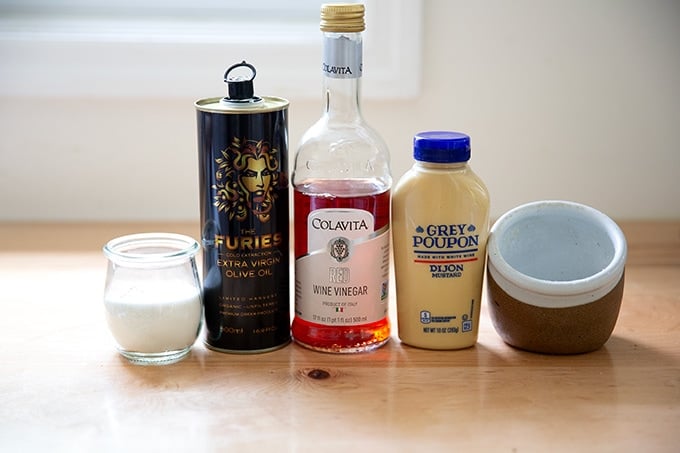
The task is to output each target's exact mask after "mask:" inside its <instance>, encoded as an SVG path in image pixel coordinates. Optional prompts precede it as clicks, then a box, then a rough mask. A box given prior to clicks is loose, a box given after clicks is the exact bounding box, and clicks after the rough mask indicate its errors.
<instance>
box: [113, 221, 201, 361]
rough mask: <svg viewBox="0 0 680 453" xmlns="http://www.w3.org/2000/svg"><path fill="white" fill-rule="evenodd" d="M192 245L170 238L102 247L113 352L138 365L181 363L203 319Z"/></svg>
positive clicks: (128, 239) (131, 239) (148, 236)
mask: <svg viewBox="0 0 680 453" xmlns="http://www.w3.org/2000/svg"><path fill="white" fill-rule="evenodd" d="M199 250H200V246H199V244H198V242H196V241H195V240H194V239H192V238H190V237H188V236H183V235H179V234H172V233H142V234H132V235H128V236H122V237H119V238H116V239H113V240H111V241H109V242H108V243H107V244H106V245H105V246H104V249H103V251H104V255H105V256H106V257H107V258H108V260H109V262H108V269H107V274H106V286H105V289H104V307H105V313H106V320H107V323H108V325H109V330H110V331H111V334H112V335H113V338H114V339H115V341H116V343H117V345H118V351H119V352H120V353H121V354H122V355H123V356H124V357H125V358H127V359H128V360H129V361H130V362H132V363H135V364H140V365H165V364H170V363H175V362H178V361H180V360H182V359H183V358H184V357H185V356H186V355H187V354H188V353H189V350H190V349H191V347H192V345H193V344H194V342H195V341H196V338H197V337H198V333H199V330H200V328H201V320H202V318H203V304H202V298H201V283H200V280H199V277H198V272H197V269H196V261H195V256H196V254H197V253H198V251H199Z"/></svg>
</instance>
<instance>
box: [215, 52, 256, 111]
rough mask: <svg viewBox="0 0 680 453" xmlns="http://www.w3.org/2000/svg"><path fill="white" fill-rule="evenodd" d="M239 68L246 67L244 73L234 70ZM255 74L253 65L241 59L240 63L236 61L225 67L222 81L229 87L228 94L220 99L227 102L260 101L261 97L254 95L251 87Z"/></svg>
mask: <svg viewBox="0 0 680 453" xmlns="http://www.w3.org/2000/svg"><path fill="white" fill-rule="evenodd" d="M239 68H246V69H247V70H246V74H245V75H244V74H241V71H236V72H234V71H235V70H238V69H239ZM256 75H257V71H256V70H255V67H254V66H253V65H251V64H249V63H246V61H245V60H243V61H242V62H241V63H236V64H235V65H232V66H231V67H229V69H227V72H225V73H224V81H225V82H226V84H227V87H228V89H229V96H227V97H225V98H224V99H223V100H222V101H223V102H228V103H253V102H258V101H261V100H262V99H261V98H259V97H258V96H255V90H254V88H253V80H254V79H255V76H256Z"/></svg>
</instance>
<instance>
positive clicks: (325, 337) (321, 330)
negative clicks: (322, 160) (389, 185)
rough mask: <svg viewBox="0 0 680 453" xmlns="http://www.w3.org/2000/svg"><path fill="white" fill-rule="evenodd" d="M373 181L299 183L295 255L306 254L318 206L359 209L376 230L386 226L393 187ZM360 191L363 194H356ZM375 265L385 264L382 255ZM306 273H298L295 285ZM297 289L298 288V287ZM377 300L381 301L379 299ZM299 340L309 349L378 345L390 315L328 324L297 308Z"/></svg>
mask: <svg viewBox="0 0 680 453" xmlns="http://www.w3.org/2000/svg"><path fill="white" fill-rule="evenodd" d="M380 190H381V189H380V188H379V186H376V185H375V184H374V183H373V182H372V181H356V180H318V181H314V182H311V183H306V184H300V185H298V186H296V187H295V190H294V209H295V222H294V228H295V259H296V261H297V260H298V259H300V258H301V257H303V256H305V255H307V254H308V253H309V250H307V247H308V231H307V228H308V223H307V219H308V216H309V214H310V213H312V212H313V211H315V210H317V209H360V210H364V211H367V212H369V213H370V214H371V215H372V216H373V218H374V231H377V230H380V229H381V228H385V227H387V226H388V224H389V218H390V191H389V190H382V191H380ZM353 194H360V195H353ZM376 260H377V262H376V263H375V266H378V267H380V266H381V265H383V263H381V262H380V261H382V257H381V256H377V257H376ZM296 271H297V269H296ZM304 278H305V276H304V275H296V286H297V284H298V280H299V279H304ZM296 291H297V289H296ZM374 303H376V304H377V303H380V301H379V300H376V301H375V302H374ZM292 334H293V338H294V339H295V341H296V342H298V343H300V344H301V345H303V346H306V347H308V348H310V349H315V350H319V351H327V352H361V351H368V350H372V349H375V348H378V347H380V346H382V345H383V344H385V343H386V342H387V341H388V340H389V336H390V323H389V317H388V316H387V315H385V317H384V318H382V319H379V320H377V321H372V322H368V323H359V324H352V325H328V324H324V323H316V322H311V321H309V320H305V319H302V318H301V317H300V316H299V315H298V314H297V312H296V315H295V317H294V319H293V324H292Z"/></svg>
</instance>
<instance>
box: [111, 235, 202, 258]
mask: <svg viewBox="0 0 680 453" xmlns="http://www.w3.org/2000/svg"><path fill="white" fill-rule="evenodd" d="M199 250H200V245H199V244H198V242H197V241H196V240H195V239H193V238H191V237H189V236H186V235H183V234H177V233H164V232H151V233H135V234H128V235H125V236H120V237H117V238H114V239H111V240H110V241H109V242H107V243H106V245H104V247H103V249H102V251H103V252H104V255H105V256H106V257H107V258H108V259H109V260H111V261H113V262H114V263H128V264H133V263H139V264H173V263H176V262H178V261H186V260H188V259H191V258H193V257H194V256H196V254H197V253H198V251H199Z"/></svg>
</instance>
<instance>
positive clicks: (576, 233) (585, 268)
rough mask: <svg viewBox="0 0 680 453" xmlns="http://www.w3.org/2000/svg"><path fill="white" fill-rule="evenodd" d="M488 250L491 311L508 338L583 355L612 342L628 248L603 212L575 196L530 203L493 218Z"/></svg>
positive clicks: (496, 325) (547, 349)
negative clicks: (609, 340) (580, 201)
mask: <svg viewBox="0 0 680 453" xmlns="http://www.w3.org/2000/svg"><path fill="white" fill-rule="evenodd" d="M487 251H488V264H487V296H488V298H487V300H488V307H489V312H490V315H491V320H492V322H493V325H494V328H495V329H496V332H498V334H499V335H500V336H501V338H502V339H503V340H504V341H505V342H506V343H508V344H510V345H512V346H515V347H517V348H520V349H525V350H528V351H533V352H540V353H548V354H577V353H584V352H590V351H594V350H596V349H599V348H600V347H601V346H602V345H603V344H604V343H605V342H606V341H607V340H608V339H609V337H610V335H611V333H612V331H613V330H614V326H615V324H616V320H617V318H618V314H619V308H620V306H621V299H622V296H623V283H624V267H625V263H626V254H627V246H626V239H625V237H624V235H623V232H622V231H621V229H620V228H619V227H618V225H617V224H616V223H615V222H614V221H613V220H611V219H610V218H609V217H607V216H606V215H605V214H603V213H602V212H600V211H598V210H596V209H593V208H591V207H589V206H585V205H582V204H578V203H574V202H569V201H538V202H533V203H528V204H525V205H522V206H519V207H517V208H515V209H512V210H511V211H509V212H507V213H506V214H504V215H503V216H501V218H499V219H498V220H497V221H496V222H495V223H494V225H493V227H492V228H491V231H490V234H489V241H488V245H487Z"/></svg>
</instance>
